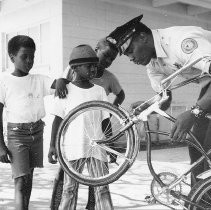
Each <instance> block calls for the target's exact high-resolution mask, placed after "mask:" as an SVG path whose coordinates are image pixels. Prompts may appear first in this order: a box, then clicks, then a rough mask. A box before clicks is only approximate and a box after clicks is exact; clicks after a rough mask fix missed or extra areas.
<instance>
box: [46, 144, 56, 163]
mask: <svg viewBox="0 0 211 210" xmlns="http://www.w3.org/2000/svg"><path fill="white" fill-rule="evenodd" d="M48 162H49V163H52V164H56V163H57V154H56V148H55V147H50V149H49V152H48Z"/></svg>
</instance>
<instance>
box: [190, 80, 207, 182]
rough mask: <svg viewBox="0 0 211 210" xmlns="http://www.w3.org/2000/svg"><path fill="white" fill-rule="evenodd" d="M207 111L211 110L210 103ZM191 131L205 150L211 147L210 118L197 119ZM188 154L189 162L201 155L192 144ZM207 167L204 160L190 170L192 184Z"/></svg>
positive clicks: (203, 91) (205, 88)
mask: <svg viewBox="0 0 211 210" xmlns="http://www.w3.org/2000/svg"><path fill="white" fill-rule="evenodd" d="M209 86H210V83H209V84H208V85H207V86H205V87H204V88H202V90H201V92H200V95H199V99H200V98H201V97H203V95H204V94H205V93H206V91H208V89H209ZM209 91H210V90H209ZM208 112H211V105H210V109H209V110H208ZM192 132H193V134H194V136H195V137H196V138H197V140H198V141H199V143H200V144H201V145H202V147H203V148H204V150H205V151H206V152H207V151H208V150H209V149H211V120H208V119H205V118H204V119H200V120H197V122H196V123H195V124H194V126H193V128H192ZM189 155H190V160H191V164H192V163H194V162H195V161H196V160H198V159H199V158H200V157H201V153H200V152H199V151H197V149H195V148H194V147H192V146H189ZM207 169H208V165H207V164H206V163H205V162H203V163H201V164H200V165H199V166H197V167H196V168H195V169H194V170H193V171H192V173H191V185H192V186H193V185H194V184H195V183H196V182H197V181H198V180H197V178H196V176H197V175H199V174H200V173H202V172H204V171H206V170H207Z"/></svg>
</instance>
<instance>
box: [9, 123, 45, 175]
mask: <svg viewBox="0 0 211 210" xmlns="http://www.w3.org/2000/svg"><path fill="white" fill-rule="evenodd" d="M43 130H44V122H43V121H42V120H39V121H37V122H34V123H8V124H7V139H8V149H9V151H10V153H11V156H12V162H11V167H12V177H13V178H17V177H20V176H24V175H26V174H30V173H31V169H33V168H35V167H43Z"/></svg>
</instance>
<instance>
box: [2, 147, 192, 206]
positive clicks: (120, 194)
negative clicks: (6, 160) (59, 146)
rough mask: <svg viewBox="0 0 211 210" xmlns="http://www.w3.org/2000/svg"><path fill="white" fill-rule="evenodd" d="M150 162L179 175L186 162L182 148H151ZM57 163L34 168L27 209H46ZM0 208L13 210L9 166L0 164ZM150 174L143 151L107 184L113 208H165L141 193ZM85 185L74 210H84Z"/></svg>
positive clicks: (145, 190) (147, 191)
mask: <svg viewBox="0 0 211 210" xmlns="http://www.w3.org/2000/svg"><path fill="white" fill-rule="evenodd" d="M152 159H153V165H154V166H155V169H156V171H157V172H163V171H169V172H173V173H176V174H180V173H181V172H182V171H184V169H186V168H187V166H188V165H189V157H188V150H187V148H186V147H181V148H171V149H160V150H153V152H152ZM57 168H58V165H56V166H55V165H51V164H49V163H47V161H46V160H45V168H43V169H35V173H34V184H33V190H32V196H31V203H30V210H49V209H50V208H49V204H50V199H51V193H52V186H53V179H54V176H55V174H56V171H57ZM0 171H1V175H0V210H14V205H13V194H14V193H13V181H12V179H11V171H10V166H9V165H6V164H2V163H0ZM151 180H152V176H151V175H150V172H149V170H148V167H147V163H146V152H145V151H141V152H140V153H139V155H138V158H137V160H136V162H135V163H134V164H133V166H132V167H131V169H130V170H129V171H128V172H127V173H126V174H124V175H123V176H122V177H121V178H120V179H119V180H118V181H116V182H115V183H113V184H111V185H110V191H111V195H112V199H113V203H114V207H115V210H147V209H156V210H158V209H162V210H164V209H169V208H167V207H165V206H161V205H158V204H153V205H149V204H147V202H145V196H147V195H149V194H150V183H151ZM87 192H88V190H87V187H86V186H82V185H81V186H80V189H79V199H78V208H77V210H84V209H85V205H86V201H87V196H88V195H87Z"/></svg>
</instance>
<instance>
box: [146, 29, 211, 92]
mask: <svg viewBox="0 0 211 210" xmlns="http://www.w3.org/2000/svg"><path fill="white" fill-rule="evenodd" d="M152 33H153V38H154V44H155V50H156V55H157V59H152V60H151V62H150V63H149V64H148V66H147V72H148V76H149V78H150V81H151V85H152V87H153V89H154V90H155V91H156V92H159V91H160V90H161V86H160V82H161V80H162V79H165V78H166V77H168V76H169V75H171V74H172V73H174V72H176V71H177V70H178V69H180V68H181V67H182V66H184V65H186V64H189V63H190V62H192V61H194V60H196V59H198V58H200V57H202V56H205V55H209V56H211V32H210V31H207V30H204V29H202V28H200V27H195V26H176V27H170V28H166V29H158V30H152ZM209 66H210V58H208V59H207V58H204V59H202V60H201V61H199V62H198V63H196V64H195V65H194V66H193V67H192V68H190V69H188V70H185V71H184V72H183V73H181V75H180V76H181V77H183V78H185V79H189V78H192V77H194V76H197V75H199V74H202V73H208V71H209Z"/></svg>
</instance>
